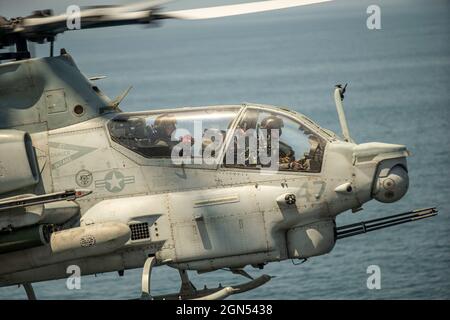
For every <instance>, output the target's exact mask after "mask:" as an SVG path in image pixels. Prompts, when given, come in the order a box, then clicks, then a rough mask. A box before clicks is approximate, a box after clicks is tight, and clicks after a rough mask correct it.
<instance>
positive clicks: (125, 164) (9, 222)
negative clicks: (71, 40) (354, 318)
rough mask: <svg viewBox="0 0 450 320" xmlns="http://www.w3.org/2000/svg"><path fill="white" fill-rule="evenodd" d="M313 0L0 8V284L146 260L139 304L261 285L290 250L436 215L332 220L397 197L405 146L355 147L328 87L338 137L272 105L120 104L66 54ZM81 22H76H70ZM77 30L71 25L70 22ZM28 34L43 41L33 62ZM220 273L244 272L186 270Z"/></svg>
mask: <svg viewBox="0 0 450 320" xmlns="http://www.w3.org/2000/svg"><path fill="white" fill-rule="evenodd" d="M320 2H326V1H324V0H311V1H307V0H306V1H305V0H279V1H261V2H252V3H246V4H238V5H227V6H220V7H211V8H200V9H191V10H181V11H170V12H163V11H162V9H161V3H160V2H155V1H151V2H145V3H139V4H131V5H123V6H107V7H105V6H103V7H89V8H86V9H83V10H80V11H79V12H77V13H76V15H75V16H74V15H72V14H69V13H66V14H61V15H54V14H53V12H51V11H50V10H43V11H37V12H34V13H33V14H32V15H30V16H28V17H19V18H12V19H7V18H3V17H1V18H0V48H4V47H8V46H15V48H16V50H15V51H14V52H2V53H0V61H2V63H0V97H1V98H0V197H1V198H0V261H1V263H0V286H12V285H23V286H24V288H25V290H26V292H27V295H28V297H29V298H30V299H33V298H36V296H35V293H34V290H33V287H32V283H36V282H40V281H48V280H53V279H62V278H67V276H68V273H67V270H68V268H70V267H71V266H77V267H78V268H79V269H80V270H81V274H82V275H91V274H97V273H103V272H119V275H123V272H124V271H125V270H127V269H134V268H142V267H143V272H142V282H141V291H142V296H141V298H143V299H223V298H226V297H228V296H230V295H232V294H237V293H242V292H245V291H248V290H253V289H255V288H257V287H259V286H262V285H264V284H265V283H266V282H267V281H269V280H270V279H271V276H269V275H262V276H260V277H258V278H253V277H252V276H250V275H249V274H248V273H247V272H246V271H245V270H244V268H245V267H246V266H252V267H254V268H257V269H263V268H264V266H265V265H266V264H267V263H270V262H275V261H282V260H286V259H301V260H306V259H309V258H311V257H315V256H320V255H324V254H327V253H329V252H330V251H331V250H332V249H333V247H334V245H335V243H336V241H337V240H338V239H342V238H346V237H351V236H356V235H359V234H362V233H366V232H371V231H375V230H379V229H382V228H386V227H391V226H394V225H398V224H402V223H406V222H411V221H417V220H420V219H424V218H429V217H433V216H435V215H436V214H437V210H436V208H426V209H420V210H413V211H410V212H405V213H401V214H396V215H391V216H387V217H384V218H378V219H372V220H368V221H364V222H358V223H354V224H350V225H344V226H337V225H336V222H335V220H336V216H337V215H338V214H340V213H343V212H345V211H348V210H352V211H353V212H358V211H360V210H362V206H363V204H364V203H366V202H368V201H370V200H372V199H376V200H377V201H380V202H382V203H392V202H395V201H398V200H400V199H401V198H402V197H403V196H404V195H405V193H406V192H407V190H408V185H409V178H408V167H407V160H406V158H407V157H408V156H409V151H408V150H407V148H406V146H404V145H396V144H387V143H380V142H371V143H361V144H357V143H356V142H355V141H354V140H353V139H352V138H351V136H350V133H349V129H348V125H347V121H346V117H345V112H344V108H343V99H344V94H345V91H346V85H345V86H342V85H337V86H336V87H335V88H334V100H335V104H336V108H337V113H338V117H339V121H340V124H341V128H342V137H340V136H338V135H337V134H335V133H333V132H332V131H330V130H328V129H325V128H322V127H320V126H319V125H318V124H316V123H315V122H314V121H313V120H311V119H309V118H308V117H306V116H305V115H303V114H300V113H298V112H294V111H292V110H290V109H287V108H284V107H275V106H269V105H264V104H253V103H245V104H240V105H218V106H205V107H190V108H173V109H164V110H149V111H145V112H122V111H121V110H120V107H119V105H120V103H121V101H122V100H123V99H124V97H125V96H126V94H127V93H128V90H127V91H125V92H124V93H123V94H121V95H119V96H118V97H117V98H115V99H110V98H108V97H107V96H106V95H105V94H104V93H103V92H102V91H101V90H100V89H99V87H98V86H97V85H96V84H95V83H94V81H96V80H98V78H96V77H93V78H87V77H86V76H85V75H83V73H81V71H80V70H79V69H78V67H77V65H76V63H75V61H74V59H73V58H72V57H71V55H70V54H69V53H68V52H67V50H65V49H61V51H60V54H59V55H54V52H53V51H54V50H53V44H54V41H55V40H56V36H57V35H58V34H60V33H63V32H65V31H71V30H83V29H90V28H101V27H113V26H121V25H129V24H151V25H152V24H156V23H159V22H160V21H162V20H165V19H185V20H195V19H210V18H219V17H226V16H231V15H238V14H249V13H254V12H263V11H269V10H276V9H286V8H289V7H295V6H301V5H311V4H315V3H320ZM74 19H78V21H79V23H80V28H72V27H71V24H70V23H69V21H70V22H73V21H75V20H74ZM72 26H73V25H72ZM29 42H37V43H45V42H48V43H50V55H49V56H48V57H43V58H34V57H31V55H30V51H29V50H28V43H29ZM162 265H168V266H170V267H172V268H175V269H177V270H178V271H179V274H180V278H181V288H180V291H179V292H177V293H173V294H167V295H161V296H154V295H152V294H151V290H150V289H151V286H150V284H151V283H150V279H151V272H152V269H153V268H154V267H157V266H162ZM219 269H227V270H229V271H231V272H233V273H235V274H237V275H242V276H245V277H247V278H249V281H248V282H246V283H243V284H240V285H234V286H225V287H223V286H219V287H217V288H209V289H208V288H206V287H205V289H200V290H199V289H197V288H196V287H195V286H194V285H193V284H192V282H191V281H190V280H189V277H188V271H190V270H192V271H197V272H198V273H204V272H211V271H215V270H219Z"/></svg>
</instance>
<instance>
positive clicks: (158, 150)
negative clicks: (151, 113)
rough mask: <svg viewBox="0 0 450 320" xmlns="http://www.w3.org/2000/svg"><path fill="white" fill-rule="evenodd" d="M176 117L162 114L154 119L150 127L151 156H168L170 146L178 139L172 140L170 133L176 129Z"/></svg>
mask: <svg viewBox="0 0 450 320" xmlns="http://www.w3.org/2000/svg"><path fill="white" fill-rule="evenodd" d="M176 124H177V121H176V118H175V116H173V115H170V114H167V113H165V114H162V115H160V116H158V117H157V118H156V119H155V123H154V124H153V127H152V137H151V140H152V146H151V148H152V152H151V153H152V156H154V157H162V156H170V154H171V150H172V147H173V146H175V145H176V144H177V143H178V141H173V140H172V134H173V133H174V132H175V130H176Z"/></svg>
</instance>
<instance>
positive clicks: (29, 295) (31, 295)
mask: <svg viewBox="0 0 450 320" xmlns="http://www.w3.org/2000/svg"><path fill="white" fill-rule="evenodd" d="M23 288H24V289H25V292H26V294H27V298H28V300H36V294H35V293H34V289H33V286H32V285H31V283H24V284H23Z"/></svg>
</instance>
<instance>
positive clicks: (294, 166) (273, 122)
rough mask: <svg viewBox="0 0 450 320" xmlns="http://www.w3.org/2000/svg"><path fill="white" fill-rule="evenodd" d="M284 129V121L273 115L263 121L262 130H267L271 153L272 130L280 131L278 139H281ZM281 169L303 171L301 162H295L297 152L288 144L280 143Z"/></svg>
mask: <svg viewBox="0 0 450 320" xmlns="http://www.w3.org/2000/svg"><path fill="white" fill-rule="evenodd" d="M283 127H284V123H283V119H281V118H279V117H277V116H274V115H271V116H268V117H266V118H265V119H263V120H262V121H261V129H266V130H267V144H268V147H267V151H268V154H269V153H270V139H271V136H272V131H271V130H279V131H278V137H281V135H282V133H283V131H282V128H283ZM278 148H279V150H278V156H279V168H280V169H282V170H303V165H302V163H301V161H297V160H295V151H294V150H293V149H292V147H291V146H290V145H288V144H287V143H286V142H284V141H281V140H279V141H278Z"/></svg>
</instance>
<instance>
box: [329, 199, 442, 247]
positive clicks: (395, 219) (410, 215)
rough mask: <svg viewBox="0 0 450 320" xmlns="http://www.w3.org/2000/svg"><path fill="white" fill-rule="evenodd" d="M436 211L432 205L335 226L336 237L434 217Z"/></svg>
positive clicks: (340, 237)
mask: <svg viewBox="0 0 450 320" xmlns="http://www.w3.org/2000/svg"><path fill="white" fill-rule="evenodd" d="M437 212H438V211H437V209H436V208H435V207H432V208H426V209H418V210H413V211H409V212H404V213H399V214H395V215H391V216H388V217H383V218H377V219H372V220H367V221H362V222H358V223H352V224H348V225H344V226H341V227H338V228H336V239H343V238H347V237H352V236H356V235H358V234H362V233H367V232H371V231H375V230H379V229H384V228H388V227H392V226H396V225H399V224H403V223H407V222H413V221H417V220H421V219H425V218H430V217H434V216H435V215H437Z"/></svg>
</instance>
